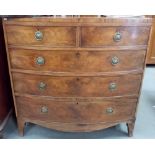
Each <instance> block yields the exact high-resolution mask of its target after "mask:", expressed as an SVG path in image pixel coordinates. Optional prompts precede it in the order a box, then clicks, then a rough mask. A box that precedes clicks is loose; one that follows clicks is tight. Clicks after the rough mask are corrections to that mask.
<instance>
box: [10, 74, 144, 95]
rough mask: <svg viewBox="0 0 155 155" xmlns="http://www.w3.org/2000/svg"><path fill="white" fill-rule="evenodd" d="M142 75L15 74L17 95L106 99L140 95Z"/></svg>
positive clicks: (14, 81)
mask: <svg viewBox="0 0 155 155" xmlns="http://www.w3.org/2000/svg"><path fill="white" fill-rule="evenodd" d="M141 78H142V77H141V75H125V76H118V77H117V76H116V77H54V76H43V75H28V74H21V73H13V83H14V90H15V92H17V93H26V94H32V95H43V96H54V97H77V96H82V97H104V96H105V97H106V96H123V95H132V94H138V92H139V88H140V83H141Z"/></svg>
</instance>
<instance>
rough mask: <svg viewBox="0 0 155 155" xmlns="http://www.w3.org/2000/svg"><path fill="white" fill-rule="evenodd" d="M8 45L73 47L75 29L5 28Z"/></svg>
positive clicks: (74, 43)
mask: <svg viewBox="0 0 155 155" xmlns="http://www.w3.org/2000/svg"><path fill="white" fill-rule="evenodd" d="M6 34H7V39H8V44H14V45H28V46H29V45H32V46H33V45H40V46H42V45H47V46H53V47H74V46H75V45H76V27H35V26H34V27H26V26H13V25H11V26H6Z"/></svg>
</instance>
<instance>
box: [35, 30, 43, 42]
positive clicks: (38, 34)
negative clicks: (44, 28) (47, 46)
mask: <svg viewBox="0 0 155 155" xmlns="http://www.w3.org/2000/svg"><path fill="white" fill-rule="evenodd" d="M35 39H36V40H42V39H43V33H42V32H41V31H36V32H35Z"/></svg>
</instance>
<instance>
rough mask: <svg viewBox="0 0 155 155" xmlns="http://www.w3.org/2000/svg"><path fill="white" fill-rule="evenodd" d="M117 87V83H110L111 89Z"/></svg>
mask: <svg viewBox="0 0 155 155" xmlns="http://www.w3.org/2000/svg"><path fill="white" fill-rule="evenodd" d="M116 88H117V85H116V83H110V85H109V89H110V90H111V91H114V90H116Z"/></svg>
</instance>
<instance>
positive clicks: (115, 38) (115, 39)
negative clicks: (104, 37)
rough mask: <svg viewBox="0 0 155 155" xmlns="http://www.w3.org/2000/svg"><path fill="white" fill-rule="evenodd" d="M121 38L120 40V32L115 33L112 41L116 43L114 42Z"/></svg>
mask: <svg viewBox="0 0 155 155" xmlns="http://www.w3.org/2000/svg"><path fill="white" fill-rule="evenodd" d="M121 38H122V36H121V33H120V32H116V33H115V35H114V37H113V39H114V41H116V42H117V41H120V40H121Z"/></svg>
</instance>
